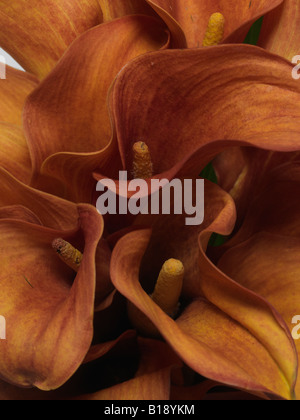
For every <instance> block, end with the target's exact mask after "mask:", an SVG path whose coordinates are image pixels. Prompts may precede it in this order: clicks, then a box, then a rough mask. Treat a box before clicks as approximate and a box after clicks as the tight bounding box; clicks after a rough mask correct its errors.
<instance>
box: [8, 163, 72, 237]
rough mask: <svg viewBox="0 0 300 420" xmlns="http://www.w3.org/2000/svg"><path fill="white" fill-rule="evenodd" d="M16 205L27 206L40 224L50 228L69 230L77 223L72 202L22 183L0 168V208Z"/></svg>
mask: <svg viewBox="0 0 300 420" xmlns="http://www.w3.org/2000/svg"><path fill="white" fill-rule="evenodd" d="M16 205H18V206H20V205H21V206H23V207H25V208H27V209H28V210H30V211H31V212H32V213H34V214H35V215H36V217H38V218H39V220H40V223H41V224H42V225H44V226H46V227H49V228H52V229H62V230H70V229H73V227H74V224H76V223H77V219H78V211H77V207H76V205H75V204H74V203H71V202H68V201H66V200H63V199H61V198H59V197H56V196H53V195H50V194H46V193H43V192H42V191H39V190H35V189H33V188H31V187H29V186H27V185H25V184H22V183H21V182H20V181H18V180H17V179H16V178H14V177H13V176H12V175H11V174H9V173H8V172H7V171H5V170H4V169H2V168H0V208H1V207H7V206H16Z"/></svg>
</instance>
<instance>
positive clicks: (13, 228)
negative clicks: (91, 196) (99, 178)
mask: <svg viewBox="0 0 300 420" xmlns="http://www.w3.org/2000/svg"><path fill="white" fill-rule="evenodd" d="M78 217H79V227H78V223H76V224H75V225H74V227H73V231H60V230H53V229H49V228H46V227H43V226H41V225H35V224H32V223H28V222H27V221H22V220H16V219H6V218H4V219H1V221H0V230H1V238H2V242H1V243H2V245H1V264H2V271H1V276H0V282H1V298H0V305H1V313H2V314H3V316H5V318H6V322H7V340H2V341H1V342H0V353H1V362H0V375H1V378H2V379H4V380H6V381H8V382H10V383H13V384H16V385H18V386H24V387H31V386H36V387H37V388H40V389H42V390H51V389H55V388H58V387H59V386H61V385H62V384H63V383H65V382H66V381H67V380H68V379H69V377H71V376H72V375H73V373H74V372H75V371H76V370H77V368H78V367H79V366H80V364H81V363H82V361H83V359H84V358H85V355H86V353H87V351H88V349H89V347H90V344H91V341H92V337H93V312H94V295H95V280H96V272H95V253H96V247H97V245H98V242H99V240H100V239H101V235H102V231H103V224H102V218H101V216H100V215H99V214H98V213H97V212H96V210H95V209H94V208H93V207H91V206H89V205H81V206H78ZM61 236H63V237H64V238H66V239H67V240H68V239H69V241H70V242H73V243H75V244H76V245H77V244H80V243H81V246H82V251H84V257H83V261H82V264H81V266H80V270H79V272H78V274H77V276H76V277H75V279H74V274H73V272H72V270H70V269H69V268H67V266H65V265H64V264H63V263H62V262H61V261H60V260H59V259H58V258H57V256H56V255H55V253H54V252H53V250H52V249H51V243H52V241H53V240H54V239H55V238H57V237H61Z"/></svg>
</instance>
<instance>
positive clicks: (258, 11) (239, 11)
mask: <svg viewBox="0 0 300 420" xmlns="http://www.w3.org/2000/svg"><path fill="white" fill-rule="evenodd" d="M147 2H148V3H149V4H150V5H151V6H152V7H153V9H154V10H155V11H156V12H157V14H159V15H160V16H161V17H162V19H163V20H164V21H165V22H166V24H167V25H168V26H169V28H170V30H171V32H172V35H173V42H174V45H175V46H176V47H177V48H178V47H179V48H182V47H183V48H184V47H185V46H187V47H188V48H195V47H201V46H202V42H203V39H204V36H205V31H206V29H207V26H208V22H209V18H210V16H211V15H212V14H213V13H215V12H220V13H222V14H223V16H224V18H225V27H224V35H223V41H224V43H227V42H243V41H244V38H245V36H246V35H247V32H248V30H249V29H250V27H251V25H252V24H253V23H254V22H255V20H256V19H258V18H259V17H260V16H263V15H264V14H266V13H268V12H269V11H270V10H272V9H274V8H275V7H276V6H278V5H280V4H281V3H282V0H277V1H268V0H266V1H253V0H252V1H250V2H249V1H248V0H241V1H238V2H236V1H228V0H223V1H222V0H221V1H215V0H209V1H202V0H187V1H184V2H180V1H177V0H147Z"/></svg>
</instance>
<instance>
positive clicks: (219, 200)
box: [133, 180, 236, 298]
mask: <svg viewBox="0 0 300 420" xmlns="http://www.w3.org/2000/svg"><path fill="white" fill-rule="evenodd" d="M193 187H194V188H193V197H195V196H196V194H195V189H196V183H195V180H194V184H193ZM204 191H205V197H204V221H203V223H202V224H200V225H196V226H187V225H186V218H187V215H186V214H183V215H175V214H171V215H155V216H154V215H153V216H138V217H137V218H136V220H135V221H134V224H133V225H134V226H135V227H138V226H144V227H145V226H149V227H151V229H152V235H151V239H150V242H149V244H148V247H147V251H146V253H145V255H144V257H143V264H142V266H141V278H143V286H144V287H145V288H146V289H147V290H148V288H152V287H153V285H154V284H153V283H154V282H155V281H156V279H157V275H158V273H159V272H160V269H161V267H162V265H163V264H164V262H165V261H167V260H168V259H169V258H176V259H178V260H180V261H181V262H182V263H183V265H184V268H185V278H184V284H183V295H184V296H185V297H188V298H194V297H195V296H198V295H199V293H200V289H199V282H198V277H199V266H198V258H199V248H198V237H199V234H200V233H201V232H203V230H205V229H208V230H209V231H211V232H216V231H218V232H219V233H220V234H222V235H229V234H230V233H231V232H232V230H233V228H234V224H235V220H236V211H235V205H234V202H233V200H232V199H231V197H230V196H229V195H228V194H227V193H225V192H224V191H223V190H222V189H221V188H220V187H218V186H217V185H215V184H212V183H211V182H209V181H205V186H204ZM171 208H172V207H171Z"/></svg>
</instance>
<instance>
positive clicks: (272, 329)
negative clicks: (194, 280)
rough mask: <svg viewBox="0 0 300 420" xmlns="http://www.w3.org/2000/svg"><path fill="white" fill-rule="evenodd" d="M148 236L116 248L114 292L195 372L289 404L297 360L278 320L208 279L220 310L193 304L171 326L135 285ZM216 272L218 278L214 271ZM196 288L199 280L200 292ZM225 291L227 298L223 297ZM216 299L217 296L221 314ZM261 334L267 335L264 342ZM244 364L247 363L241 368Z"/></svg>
mask: <svg viewBox="0 0 300 420" xmlns="http://www.w3.org/2000/svg"><path fill="white" fill-rule="evenodd" d="M150 236H151V232H150V231H148V230H142V231H135V232H132V233H130V234H128V235H126V236H125V237H124V238H122V239H121V240H120V241H119V242H118V244H117V246H116V247H115V249H114V252H113V256H112V264H111V275H112V281H113V283H114V285H115V286H116V288H117V289H118V290H119V291H120V292H121V293H122V294H123V295H124V296H125V297H126V298H127V299H129V300H130V301H131V302H132V303H133V304H134V305H135V306H136V307H137V308H138V309H139V310H141V311H142V312H143V313H144V314H146V316H147V317H148V318H149V319H150V320H151V321H152V322H153V323H154V325H155V326H156V327H157V328H158V330H159V331H160V332H161V334H162V336H163V337H164V338H165V339H166V340H167V342H168V343H169V344H170V345H171V347H172V348H173V349H174V350H175V352H176V353H177V354H178V355H179V356H180V358H181V359H182V360H183V361H184V362H185V363H186V364H188V366H190V367H191V368H192V369H193V370H195V371H196V372H198V373H200V374H201V375H203V376H205V377H207V378H210V379H213V380H216V381H218V382H223V383H226V384H229V385H232V386H235V387H238V388H243V389H246V390H251V391H254V392H267V393H271V394H272V393H275V394H276V395H279V396H282V397H284V398H291V397H292V395H293V383H294V380H295V366H296V355H295V349H294V347H293V343H292V342H291V340H290V338H289V336H288V335H287V332H286V330H285V329H284V328H283V325H281V320H280V317H279V316H278V317H277V314H275V313H274V312H273V309H272V308H271V307H270V306H269V305H268V304H267V303H266V302H265V301H264V300H263V299H261V298H259V297H258V296H256V295H254V294H252V293H251V292H249V291H247V290H246V289H243V288H241V287H240V286H239V285H237V284H234V283H232V284H231V283H230V282H229V279H228V281H227V283H228V284H224V290H225V293H223V290H222V288H221V287H220V288H218V287H217V286H216V284H215V281H214V278H210V279H209V283H214V284H213V285H212V286H211V287H212V288H213V289H214V295H213V296H211V297H212V298H213V299H214V300H215V301H216V302H217V303H218V306H219V308H218V306H216V307H214V306H213V305H211V304H210V303H206V301H203V300H202V299H200V300H196V301H195V302H194V303H192V304H191V305H190V306H188V307H187V309H186V310H185V311H184V312H183V314H182V315H181V316H180V317H179V319H178V320H177V322H175V321H173V320H172V319H171V318H170V317H168V316H167V315H166V314H165V313H164V312H162V310H161V309H160V308H159V307H158V306H157V305H156V304H155V303H154V302H153V301H152V299H151V298H150V297H149V296H148V295H147V294H146V292H145V291H144V290H143V289H142V287H141V285H140V283H139V270H140V264H141V260H142V257H143V254H144V252H145V250H146V247H147V245H148V242H149V239H150ZM215 272H216V273H217V275H218V272H217V270H216V269H215ZM205 274H206V273H203V275H205ZM208 275H209V273H208ZM205 282H208V279H207V278H205ZM201 283H203V281H202V282H201V281H200V279H199V287H200V285H202V284H201ZM228 287H229V288H230V287H231V289H232V292H233V293H232V294H228V293H226V292H227V290H226V288H227V289H228ZM207 291H208V289H207V288H206V290H205V292H207ZM218 295H220V296H222V301H221V304H222V305H223V308H221V307H220V302H218ZM245 305H246V306H245ZM204 310H206V314H205V311H204ZM202 314H203V317H202ZM205 315H207V316H205ZM233 315H234V316H233ZM223 326H224V328H225V332H224V331H223ZM261 332H263V333H264V334H266V332H268V334H267V335H265V336H263V335H262V334H261ZM231 337H232V340H231V339H230V338H231ZM278 343H280V346H278ZM237 344H238V346H237ZM223 346H224V349H223ZM277 346H278V347H279V348H277ZM257 354H259V355H260V357H261V360H260V363H261V364H260V369H256V366H257V365H256V357H257ZM243 358H247V359H246V360H245V361H244V362H243ZM257 363H258V362H257Z"/></svg>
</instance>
